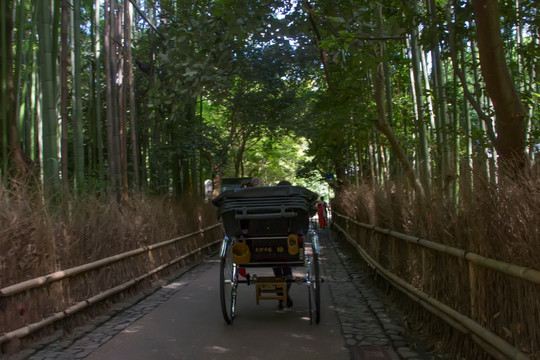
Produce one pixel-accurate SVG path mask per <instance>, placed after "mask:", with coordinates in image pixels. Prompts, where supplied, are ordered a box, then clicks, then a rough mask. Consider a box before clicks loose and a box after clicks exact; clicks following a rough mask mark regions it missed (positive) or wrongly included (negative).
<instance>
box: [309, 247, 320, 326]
mask: <svg viewBox="0 0 540 360" xmlns="http://www.w3.org/2000/svg"><path fill="white" fill-rule="evenodd" d="M312 266H313V281H312V283H311V292H312V294H313V298H314V300H315V301H314V302H315V304H314V305H315V309H314V311H315V323H317V324H318V323H319V321H320V320H321V279H320V274H319V254H313V264H312Z"/></svg>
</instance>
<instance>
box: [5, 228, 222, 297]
mask: <svg viewBox="0 0 540 360" xmlns="http://www.w3.org/2000/svg"><path fill="white" fill-rule="evenodd" d="M219 226H221V223H218V224H214V225H212V226H209V227H207V228H205V229H201V230H198V231H195V232H192V233H189V234H186V235H183V236H180V237H176V238H174V239H170V240H166V241H163V242H161V243H157V244H153V245H148V246H143V247H140V248H138V249H135V250H131V251H128V252H125V253H122V254H118V255H113V256H110V257H107V258H105V259H101V260H97V261H94V262H91V263H88V264H84V265H80V266H76V267H74V268H70V269H67V270H61V271H57V272H54V273H51V274H48V275H45V276H40V277H37V278H34V279H30V280H26V281H23V282H21V283H17V284H14V285H10V286H7V287H5V288H2V289H0V298H2V297H7V296H12V295H14V294H17V293H20V292H22V291H27V290H30V289H33V288H36V287H39V286H43V285H45V284H49V283H52V282H55V281H59V280H62V279H65V278H68V277H71V276H75V275H77V274H80V273H83V272H86V271H90V270H94V269H97V268H99V267H102V266H106V265H110V264H113V263H116V262H118V261H120V260H124V259H127V258H130V257H133V256H136V255H139V254H142V253H144V252H150V251H151V250H155V249H158V248H160V247H163V246H166V245H169V244H172V243H175V242H177V241H180V240H183V239H186V238H189V237H192V236H195V235H198V234H200V233H204V232H205V231H208V230H211V229H214V228H216V227H219Z"/></svg>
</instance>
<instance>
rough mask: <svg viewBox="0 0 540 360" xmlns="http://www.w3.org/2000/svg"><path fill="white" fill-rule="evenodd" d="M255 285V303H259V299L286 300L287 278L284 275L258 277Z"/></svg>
mask: <svg viewBox="0 0 540 360" xmlns="http://www.w3.org/2000/svg"><path fill="white" fill-rule="evenodd" d="M255 287H256V289H255V295H256V300H257V305H259V300H283V301H287V279H286V278H285V277H284V276H282V277H259V278H257V282H256V284H255ZM269 294H272V295H269Z"/></svg>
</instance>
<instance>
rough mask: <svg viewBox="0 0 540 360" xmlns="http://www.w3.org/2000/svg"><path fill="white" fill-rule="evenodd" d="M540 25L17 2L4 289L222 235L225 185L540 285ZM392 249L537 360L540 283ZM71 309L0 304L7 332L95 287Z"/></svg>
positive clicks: (0, 160)
mask: <svg viewBox="0 0 540 360" xmlns="http://www.w3.org/2000/svg"><path fill="white" fill-rule="evenodd" d="M539 15H540V14H539V10H538V2H537V1H535V0H499V1H497V0H420V1H415V0H402V1H395V0H378V1H369V0H347V1H346V0H245V1H241V0H39V1H35V0H3V1H1V5H0V19H1V20H0V23H1V29H0V46H1V57H0V79H1V81H2V94H1V103H0V126H1V130H0V134H1V136H0V289H1V288H5V287H7V286H9V285H13V284H17V283H20V282H23V281H26V280H29V279H33V278H37V277H39V276H43V275H46V274H49V273H53V272H55V271H60V270H64V269H68V268H71V267H75V266H79V265H82V264H86V263H90V262H91V261H97V260H99V259H103V258H106V257H109V256H113V255H116V254H120V253H123V252H126V251H130V250H132V249H135V248H138V247H140V246H147V245H150V244H153V243H158V242H160V241H164V240H166V239H169V238H171V237H175V236H179V235H183V234H187V233H190V232H192V231H198V230H199V229H201V228H203V227H205V226H209V225H211V224H214V223H215V222H216V221H217V219H216V211H215V207H213V206H212V204H211V201H210V198H211V197H212V195H211V194H210V193H212V192H213V196H215V195H216V194H219V190H220V186H221V184H222V181H224V179H226V178H257V179H258V181H260V183H261V185H263V186H272V185H276V184H278V182H279V181H282V180H287V181H290V182H291V183H293V184H294V185H299V186H304V187H307V188H309V189H312V190H313V191H314V192H316V193H318V194H319V195H322V196H324V198H325V199H327V201H329V204H330V205H331V208H332V211H336V213H338V214H344V215H346V216H347V217H348V218H351V219H354V220H355V221H359V222H362V223H367V224H373V226H378V227H381V228H386V229H391V230H394V231H397V232H400V233H404V234H408V235H411V236H417V237H420V238H425V239H431V240H433V241H437V242H438V243H440V244H444V245H445V246H449V247H456V248H462V249H466V250H467V251H471V252H474V253H476V254H480V255H481V256H484V257H487V258H492V259H496V260H498V261H501V262H506V263H510V264H515V265H517V266H522V267H524V268H530V269H532V270H534V271H536V272H538V271H539V270H540V112H539V99H540V16H539ZM385 249H386V248H385V247H384V246H382V247H381V248H377V249H376V250H373V251H374V253H373V254H376V255H372V256H378V257H381V258H384V259H387V258H388V259H390V257H395V260H396V262H395V263H394V262H393V260H392V261H391V260H388V261H389V264H393V265H392V266H390V265H388V266H389V267H393V269H394V270H396V271H398V270H399V271H400V272H399V274H403V276H407V277H409V275H410V279H412V280H411V281H412V283H413V285H414V286H415V287H417V288H419V289H424V290H426V289H432V290H433V292H432V293H433V294H436V295H433V296H435V297H440V298H442V299H444V300H446V302H447V303H449V304H451V306H452V307H453V308H455V309H458V310H460V312H461V313H463V314H467V316H469V317H471V318H472V319H474V320H475V321H477V322H479V323H480V324H481V325H482V326H485V327H486V328H489V329H490V331H491V332H493V333H496V334H498V335H499V336H501V337H503V338H504V339H505V340H506V341H508V342H509V343H511V344H512V345H513V346H514V347H515V348H517V349H519V350H520V351H521V352H522V353H524V354H527V356H530V358H531V359H538V358H540V332H539V329H538V317H539V316H540V315H539V314H540V304H539V300H538V299H540V288H539V287H538V282H539V281H538V276H537V277H536V279H537V280H536V283H535V284H532V286H531V284H525V283H524V280H522V279H518V280H515V279H514V280H513V279H504V280H501V279H500V278H499V277H498V276H497V275H495V274H491V273H487V272H486V271H485V270H482V269H477V270H475V271H474V280H471V279H473V275H471V274H472V273H473V271H472V270H470V272H468V273H467V274H468V275H467V274H464V273H460V272H459V271H456V270H455V269H454V270H452V269H453V267H452V265H451V264H450V263H451V262H452V261H458V260H455V259H454V260H444V261H441V260H440V259H438V260H437V259H436V258H435V257H434V255H430V254H427V255H426V254H423V255H422V256H423V257H424V258H423V261H424V260H425V261H428V260H430V259H431V260H432V261H431V262H430V263H429V264H430V265H425V264H424V263H423V264H424V265H422V266H420V265H418V264H419V262H418V261H419V260H418V259H417V258H416V260H414V259H413V258H412V257H409V258H407V254H406V253H395V251H394V252H392V251H389V252H388V254H387V253H384V252H383V251H384V250H385ZM386 250H388V249H386ZM398 260H401V262H399V263H398V262H397V261H398ZM417 260H418V261H417ZM418 267H421V270H418ZM417 270H418V271H421V272H424V273H428V272H429V273H430V274H433V275H432V276H433V277H432V278H429V280H426V279H422V281H420V280H418V278H417V277H415V276H414V274H416V271H417ZM414 279H417V280H418V281H416V282H415V280H414ZM436 279H443V280H440V281H439V280H436ZM451 279H453V281H452V280H451ZM457 279H460V280H457ZM469 282H474V284H475V286H474V288H475V289H476V290H475V291H474V292H472V293H469V292H464V291H462V290H461V287H460V286H461V285H460V284H461V283H466V284H467V285H469ZM493 284H499V285H500V286H498V287H496V288H491V287H490V286H491V285H493ZM147 286H151V285H148V284H147ZM50 291H51V292H52V293H60V292H62V293H63V292H64V291H66V290H65V289H62V290H60V289H57V288H53V287H51V289H50ZM70 291H71V293H70V294H69V296H67V295H58V296H57V298H58V299H60V298H62V300H61V301H60V300H57V301H56V302H55V301H53V300H51V299H50V298H47V297H44V298H40V299H39V301H37V303H38V304H39V305H38V306H35V307H34V308H33V309H32V310H31V311H30V310H28V311H26V313H25V314H24V316H23V315H22V313H21V312H20V311H19V312H17V314H18V315H17V316H11V315H10V314H9V313H8V311H7V310H6V309H9V306H10V305H1V306H0V312H1V313H2V315H1V316H0V335H1V334H3V333H7V332H8V331H11V330H13V329H16V328H17V327H21V326H23V325H24V324H27V323H32V322H33V321H36V319H41V318H43V317H45V313H46V312H47V311H49V312H50V311H52V310H51V309H57V310H55V311H58V309H61V308H60V307H58V306H60V305H58V302H62V303H63V304H64V308H65V305H66V304H69V302H70V301H71V300H70V299H72V297H73V296H75V295H73V294H75V293H76V292H77V291H79V292H81V293H83V292H85V291H86V290H85V289H84V287H81V288H80V289H76V288H75V287H73V288H72V289H71V290H70ZM460 294H461V295H462V296H459V295H460ZM494 294H496V295H497V296H498V297H500V298H499V300H497V301H495V300H493V296H495V295H494ZM0 295H1V296H4V295H3V293H2V292H1V291H0ZM473 298H474V300H473ZM2 301H3V299H2V298H1V297H0V304H4V303H2ZM6 301H7V300H6ZM28 301H30V300H28ZM5 304H7V302H6V303H5ZM473 305H474V306H473ZM13 306H16V305H13ZM404 306H405V307H407V306H409V307H411V308H412V305H404ZM62 309H63V308H62ZM516 309H519V311H518V310H516ZM413 314H414V315H410V318H411V321H414V322H415V323H416V324H419V325H418V326H421V327H423V328H425V329H431V331H432V333H434V334H438V335H439V336H440V338H441V339H443V340H441V341H440V346H441V348H446V349H452V348H453V350H455V349H456V348H459V349H462V348H461V345H463V341H462V338H460V337H459V336H458V335H456V334H455V332H452V331H450V330H440V331H439V330H438V329H440V328H439V326H440V324H439V323H438V322H437V321H436V320H434V319H433V316H432V315H427V314H425V313H421V312H419V311H413ZM457 344H461V345H460V347H456V345H457ZM0 346H1V348H0V349H1V351H0V354H3V353H15V352H17V351H18V350H20V349H21V348H23V347H24V346H25V343H24V341H23V340H20V341H19V343H16V344H13V343H12V342H11V343H10V344H9V345H2V344H0ZM471 348H472V350H471ZM462 351H463V352H462V353H459V350H457V355H456V354H454V355H455V356H456V357H450V358H454V359H458V358H461V359H467V358H469V359H473V358H474V359H483V358H486V359H487V358H490V357H489V356H486V355H480V353H482V352H481V351H478V350H474V345H473V344H472V342H471V343H469V342H466V344H465V345H463V350H462ZM464 353H465V354H475V355H474V356H472V357H468V356H467V355H464ZM459 356H461V357H459ZM469 356H470V355H469Z"/></svg>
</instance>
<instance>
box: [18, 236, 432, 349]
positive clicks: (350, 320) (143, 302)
mask: <svg viewBox="0 0 540 360" xmlns="http://www.w3.org/2000/svg"><path fill="white" fill-rule="evenodd" d="M319 234H320V242H321V262H320V263H321V268H322V273H323V274H325V275H324V280H325V282H326V284H328V286H329V288H330V293H331V295H332V298H333V301H334V305H335V309H336V313H337V315H338V317H339V320H340V322H341V326H342V332H343V336H344V341H345V343H346V344H347V345H348V346H349V347H350V348H351V354H354V349H355V348H362V347H370V346H375V347H378V348H383V349H385V351H387V353H388V354H389V355H390V356H391V357H390V359H405V360H420V359H422V360H426V359H431V357H428V356H426V355H421V354H419V353H418V352H417V351H416V350H415V349H412V348H411V347H410V346H409V341H408V340H407V337H406V334H405V329H404V328H403V327H402V326H401V325H400V324H399V320H396V318H395V316H394V318H392V317H390V316H389V315H388V311H387V310H388V309H387V307H386V305H385V303H384V302H383V301H381V300H380V298H379V297H378V296H377V295H376V294H375V292H374V291H373V289H372V288H371V286H369V285H368V284H369V281H367V276H368V275H366V274H365V273H363V272H362V270H361V267H360V266H358V264H355V262H354V256H353V255H351V254H349V253H348V252H347V250H346V248H345V247H344V246H343V244H341V243H340V242H339V241H337V240H335V234H333V233H332V232H331V231H330V230H329V229H324V230H321V231H319ZM211 266H212V264H211V263H209V262H202V263H200V264H199V265H197V266H193V267H191V268H190V269H186V270H185V271H184V272H183V273H182V274H178V275H177V277H178V276H182V282H181V283H182V285H176V286H172V285H164V286H162V287H160V288H158V289H157V290H154V291H151V292H148V293H146V294H143V295H141V296H140V297H138V298H137V299H133V300H131V301H130V302H126V303H122V304H120V305H118V306H117V307H116V308H115V309H114V311H112V312H111V313H109V314H107V315H105V316H102V317H100V318H98V319H96V320H95V321H93V322H92V323H91V324H89V325H87V326H84V327H81V328H78V329H77V331H75V332H74V333H73V334H72V335H70V336H69V337H68V338H62V337H61V336H59V335H57V336H56V338H49V339H45V340H44V341H42V342H41V343H40V344H37V345H36V346H34V347H33V348H31V349H27V350H24V351H23V352H20V353H19V354H17V355H16V356H14V357H11V358H10V360H53V359H54V360H68V359H69V360H71V359H84V358H85V357H87V356H88V355H89V354H90V353H92V351H94V350H95V349H97V348H98V347H100V346H101V345H102V344H104V343H106V342H107V341H109V340H110V339H112V337H113V336H115V335H116V334H118V333H119V332H121V331H122V330H123V329H125V328H126V327H127V326H129V325H130V324H132V323H134V322H135V321H137V320H138V319H139V318H141V317H142V316H144V315H145V314H147V313H149V312H150V311H152V310H153V309H155V308H156V307H158V306H159V305H160V304H162V303H163V302H165V301H167V299H169V298H170V297H171V296H172V295H174V294H175V293H176V292H177V291H179V290H180V289H182V288H183V287H184V286H186V285H187V284H188V283H189V281H190V280H192V279H195V278H196V277H198V276H199V274H202V273H203V272H206V271H207V270H209V268H210V267H211ZM175 284H178V282H175ZM351 356H352V357H353V358H354V356H353V355H351Z"/></svg>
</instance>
